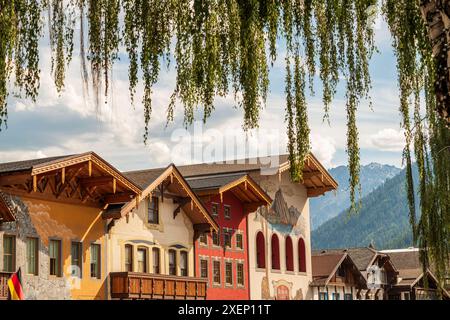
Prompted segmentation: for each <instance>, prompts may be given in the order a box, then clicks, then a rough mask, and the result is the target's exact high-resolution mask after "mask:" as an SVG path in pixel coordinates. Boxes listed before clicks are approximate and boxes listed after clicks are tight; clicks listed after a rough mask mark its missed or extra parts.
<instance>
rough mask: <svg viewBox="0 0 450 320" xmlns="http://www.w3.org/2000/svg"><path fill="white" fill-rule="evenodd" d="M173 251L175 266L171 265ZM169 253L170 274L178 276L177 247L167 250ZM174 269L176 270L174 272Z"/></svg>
mask: <svg viewBox="0 0 450 320" xmlns="http://www.w3.org/2000/svg"><path fill="white" fill-rule="evenodd" d="M172 253H173V259H174V263H173V266H171V264H170V257H171V254H172ZM167 255H168V259H167V260H168V261H167V262H168V263H169V270H168V271H169V275H170V276H177V275H178V270H177V269H178V268H177V250H175V249H169V250H168V251H167ZM172 270H174V272H172Z"/></svg>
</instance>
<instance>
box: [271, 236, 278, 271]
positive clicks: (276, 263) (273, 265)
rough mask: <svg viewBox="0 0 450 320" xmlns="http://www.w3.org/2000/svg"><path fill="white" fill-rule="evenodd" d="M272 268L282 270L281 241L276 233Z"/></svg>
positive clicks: (273, 239)
mask: <svg viewBox="0 0 450 320" xmlns="http://www.w3.org/2000/svg"><path fill="white" fill-rule="evenodd" d="M271 244H272V269H273V270H280V242H279V241H278V236H277V235H276V234H273V235H272V241H271Z"/></svg>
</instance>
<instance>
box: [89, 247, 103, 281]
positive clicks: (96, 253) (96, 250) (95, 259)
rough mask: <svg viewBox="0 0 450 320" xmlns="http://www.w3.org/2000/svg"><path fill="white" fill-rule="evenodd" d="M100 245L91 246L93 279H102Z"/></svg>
mask: <svg viewBox="0 0 450 320" xmlns="http://www.w3.org/2000/svg"><path fill="white" fill-rule="evenodd" d="M100 257H101V255H100V245H99V244H96V243H93V244H91V278H97V279H100V278H101V271H100V270H101V269H100V267H101V264H100V262H101V261H100Z"/></svg>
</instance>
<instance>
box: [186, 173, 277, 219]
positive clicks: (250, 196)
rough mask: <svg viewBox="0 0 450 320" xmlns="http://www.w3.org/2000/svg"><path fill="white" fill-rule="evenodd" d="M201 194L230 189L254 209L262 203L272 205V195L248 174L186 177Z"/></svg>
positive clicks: (212, 193)
mask: <svg viewBox="0 0 450 320" xmlns="http://www.w3.org/2000/svg"><path fill="white" fill-rule="evenodd" d="M186 180H187V182H188V183H189V185H190V186H191V187H192V189H193V190H194V191H195V192H196V193H197V194H198V195H200V196H205V195H217V194H220V195H221V196H222V194H223V193H225V192H227V191H230V192H231V193H233V194H234V196H235V197H237V198H238V199H239V200H240V201H241V202H242V203H244V205H246V206H247V207H248V208H247V209H248V211H249V212H251V211H254V210H256V209H257V208H258V207H260V206H262V205H270V204H271V203H272V199H271V198H270V196H269V195H268V194H267V193H266V192H265V191H264V190H263V189H262V188H261V187H260V186H259V184H257V183H256V182H255V181H254V180H253V179H252V178H251V177H250V176H249V175H247V174H242V173H238V174H222V175H214V176H206V177H191V178H187V179H186Z"/></svg>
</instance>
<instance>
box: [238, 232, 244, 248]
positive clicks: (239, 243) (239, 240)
mask: <svg viewBox="0 0 450 320" xmlns="http://www.w3.org/2000/svg"><path fill="white" fill-rule="evenodd" d="M236 248H238V249H243V248H244V243H243V238H242V233H236Z"/></svg>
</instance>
